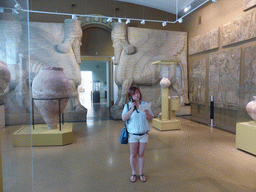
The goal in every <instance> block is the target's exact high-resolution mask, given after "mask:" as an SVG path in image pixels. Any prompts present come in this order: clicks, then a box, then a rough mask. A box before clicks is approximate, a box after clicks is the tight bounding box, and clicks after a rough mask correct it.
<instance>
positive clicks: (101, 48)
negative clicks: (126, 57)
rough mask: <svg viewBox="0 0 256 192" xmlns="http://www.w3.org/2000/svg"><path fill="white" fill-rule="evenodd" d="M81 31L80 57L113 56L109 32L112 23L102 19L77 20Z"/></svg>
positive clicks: (82, 18)
mask: <svg viewBox="0 0 256 192" xmlns="http://www.w3.org/2000/svg"><path fill="white" fill-rule="evenodd" d="M79 20H80V21H81V25H82V30H83V38H82V46H81V55H82V56H114V48H113V47H112V40H111V30H112V28H113V27H112V24H113V23H112V22H108V21H107V18H103V17H95V16H94V17H81V18H79Z"/></svg>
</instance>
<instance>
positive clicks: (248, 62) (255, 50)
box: [241, 45, 256, 106]
mask: <svg viewBox="0 0 256 192" xmlns="http://www.w3.org/2000/svg"><path fill="white" fill-rule="evenodd" d="M243 87H244V88H245V90H244V100H242V101H241V102H242V105H243V106H246V104H247V103H248V102H249V101H251V100H252V99H253V96H256V94H255V93H256V45H254V46H250V47H246V48H245V49H244V86H243ZM242 91H243V90H242Z"/></svg>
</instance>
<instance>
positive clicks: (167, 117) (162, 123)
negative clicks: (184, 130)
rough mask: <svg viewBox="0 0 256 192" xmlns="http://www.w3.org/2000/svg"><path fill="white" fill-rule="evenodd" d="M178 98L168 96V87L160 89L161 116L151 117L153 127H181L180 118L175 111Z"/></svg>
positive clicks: (164, 128)
mask: <svg viewBox="0 0 256 192" xmlns="http://www.w3.org/2000/svg"><path fill="white" fill-rule="evenodd" d="M179 103H180V102H179V98H178V97H176V98H175V99H173V98H169V88H167V89H162V116H161V117H160V118H154V119H153V127H154V128H156V129H159V130H160V131H167V130H176V129H181V122H180V119H179V118H177V117H176V115H175V111H176V110H178V109H179Z"/></svg>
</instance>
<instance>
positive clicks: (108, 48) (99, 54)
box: [79, 17, 114, 112]
mask: <svg viewBox="0 0 256 192" xmlns="http://www.w3.org/2000/svg"><path fill="white" fill-rule="evenodd" d="M79 20H80V21H81V26H82V30H83V37H82V46H81V56H82V57H81V60H82V63H81V65H80V68H81V71H92V74H93V75H92V76H93V78H92V83H93V87H95V86H94V85H95V83H96V82H100V85H103V86H101V88H100V89H101V90H100V97H101V99H100V103H102V101H103V103H104V101H105V100H106V103H107V105H106V106H107V107H111V106H112V97H113V96H112V89H113V88H112V87H113V68H112V59H111V58H112V57H113V56H114V48H113V46H112V44H113V43H112V40H111V31H112V23H110V22H107V18H102V17H100V18H99V17H98V18H97V17H83V18H79ZM94 65H95V66H94ZM104 71H105V73H106V74H103V75H102V73H103V72H104ZM100 74H101V75H100ZM99 75H100V77H99ZM103 76H105V78H104V77H103ZM96 77H97V78H96ZM99 79H100V80H99ZM96 80H97V81H96ZM94 81H95V82H94ZM93 91H94V90H93ZM105 92H106V93H105ZM92 94H93V93H92ZM103 94H104V95H105V98H103V100H102V95H103ZM89 112H90V109H89Z"/></svg>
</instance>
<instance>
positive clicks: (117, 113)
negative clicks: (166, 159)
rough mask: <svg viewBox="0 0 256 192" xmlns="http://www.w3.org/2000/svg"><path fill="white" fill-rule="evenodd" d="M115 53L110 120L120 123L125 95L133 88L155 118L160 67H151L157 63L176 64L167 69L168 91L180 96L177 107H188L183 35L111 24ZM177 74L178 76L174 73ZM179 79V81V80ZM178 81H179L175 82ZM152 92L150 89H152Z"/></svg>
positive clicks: (183, 33) (185, 45) (157, 106)
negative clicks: (115, 90)
mask: <svg viewBox="0 0 256 192" xmlns="http://www.w3.org/2000/svg"><path fill="white" fill-rule="evenodd" d="M111 35H112V41H113V47H114V53H115V59H114V61H113V63H114V64H115V83H116V85H117V86H118V98H117V100H116V102H115V104H114V105H113V106H112V107H111V117H112V118H113V119H121V114H122V110H123V107H124V105H125V103H127V101H128V100H127V92H128V89H129V87H130V86H131V85H137V86H139V88H140V89H141V91H142V92H143V99H145V101H147V102H151V103H152V105H151V109H152V111H153V113H154V114H155V115H158V114H159V112H160V110H161V97H160V94H159V93H161V91H160V90H161V89H160V85H159V82H160V80H161V78H162V74H161V67H160V66H155V65H152V63H153V62H155V61H158V60H179V61H180V64H178V65H171V66H170V69H168V72H169V74H168V78H169V80H170V81H171V83H172V85H171V89H173V90H174V92H175V93H176V95H179V96H180V98H181V99H180V100H181V104H182V105H183V106H184V104H185V103H189V99H188V89H187V87H188V86H187V33H185V32H176V31H165V30H155V29H144V28H137V27H128V28H127V25H126V24H125V23H119V22H117V23H115V25H114V27H113V30H112V34H111ZM177 71H179V73H178V72H177ZM179 77H180V78H179ZM179 80H180V81H179ZM152 88H154V89H152Z"/></svg>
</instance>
